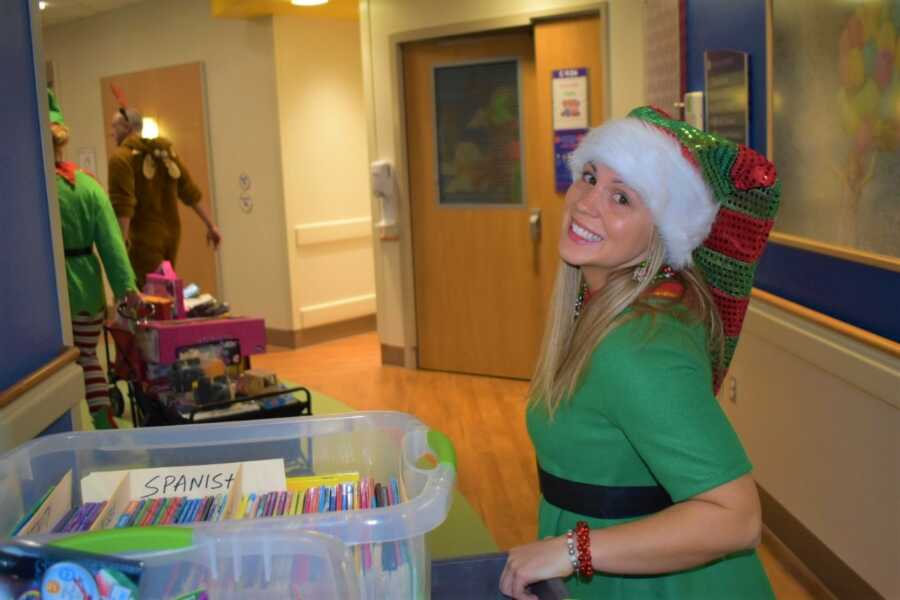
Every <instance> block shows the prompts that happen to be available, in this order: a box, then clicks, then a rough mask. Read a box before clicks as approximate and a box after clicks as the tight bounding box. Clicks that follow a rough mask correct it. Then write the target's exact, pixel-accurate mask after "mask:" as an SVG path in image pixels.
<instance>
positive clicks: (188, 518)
mask: <svg viewBox="0 0 900 600" xmlns="http://www.w3.org/2000/svg"><path fill="white" fill-rule="evenodd" d="M188 504H189V505H188V507H187V510H185V511H184V514H183V515H181V523H182V524H184V523H191V522H192V521H193V520H194V513H196V512H197V509H198V508H199V507H200V499H199V498H192V499H191V501H190V502H189V503H188Z"/></svg>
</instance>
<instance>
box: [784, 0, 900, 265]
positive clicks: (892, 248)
mask: <svg viewBox="0 0 900 600" xmlns="http://www.w3.org/2000/svg"><path fill="white" fill-rule="evenodd" d="M773 11H774V12H773V23H774V38H773V63H774V73H773V76H774V77H773V83H774V87H773V91H772V110H773V130H774V144H773V149H772V151H773V155H774V158H775V162H776V164H777V165H778V175H779V178H780V179H781V181H782V186H783V190H784V191H783V194H782V197H783V198H784V199H785V201H783V202H782V206H781V210H780V214H779V216H778V221H777V223H776V225H775V227H776V231H777V232H779V233H783V234H789V235H794V236H798V237H802V238H806V239H809V240H812V241H815V242H819V243H822V244H827V245H833V246H839V247H841V248H845V249H849V250H852V251H857V252H865V253H868V254H878V255H880V256H881V257H883V258H884V259H886V261H887V262H890V263H891V264H895V263H896V264H898V265H900V260H897V259H898V257H900V194H898V192H897V190H898V189H900V36H898V32H900V4H898V3H897V2H896V1H892V0H873V1H871V2H866V3H851V2H846V1H844V0H774V3H773ZM811 14H814V15H815V18H814V19H810V18H809V15H811Z"/></svg>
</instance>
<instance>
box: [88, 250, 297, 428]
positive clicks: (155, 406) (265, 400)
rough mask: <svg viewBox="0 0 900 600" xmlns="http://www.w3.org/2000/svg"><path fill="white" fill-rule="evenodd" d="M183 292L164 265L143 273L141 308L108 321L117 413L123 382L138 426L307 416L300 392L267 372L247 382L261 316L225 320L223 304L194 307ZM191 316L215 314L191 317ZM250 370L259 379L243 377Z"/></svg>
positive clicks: (262, 339) (261, 342) (262, 346)
mask: <svg viewBox="0 0 900 600" xmlns="http://www.w3.org/2000/svg"><path fill="white" fill-rule="evenodd" d="M189 287H195V286H189ZM184 290H185V288H184V287H183V285H182V282H181V280H180V279H179V278H178V277H177V276H175V274H174V271H173V270H172V269H171V265H169V264H168V262H164V263H163V265H162V266H161V267H160V269H159V271H158V272H157V273H155V274H151V275H148V276H147V286H146V287H145V292H148V294H147V295H146V296H144V299H145V301H146V302H145V305H144V306H142V307H140V309H139V310H137V311H134V312H128V311H127V310H125V309H124V306H121V307H119V309H118V318H117V319H116V320H115V321H113V322H109V323H107V324H106V328H105V333H106V334H107V335H105V339H106V344H107V357H108V359H109V357H110V352H109V342H108V338H109V337H111V338H112V339H113V343H114V346H115V350H116V352H115V360H114V361H110V362H109V363H108V364H109V373H110V382H111V386H110V391H111V394H112V395H114V396H116V397H118V398H119V401H118V404H119V406H117V411H116V412H117V414H119V415H121V414H122V412H123V410H122V408H120V407H121V406H124V401H123V400H122V399H121V393H120V392H119V388H118V386H117V382H119V381H125V382H126V383H127V389H128V393H129V394H128V395H129V400H130V404H131V414H132V420H133V422H134V425H135V426H136V427H137V426H142V425H176V424H181V423H190V422H200V421H202V422H221V421H232V420H245V419H261V418H271V417H284V416H300V415H309V414H312V410H311V397H310V393H309V391H308V390H306V389H305V388H302V387H296V388H287V387H286V386H284V385H282V384H279V383H278V382H277V378H276V377H275V376H274V374H272V373H268V372H266V373H265V375H266V377H264V378H263V379H264V380H265V381H263V382H262V383H261V384H258V383H246V382H252V381H255V377H258V376H259V375H260V373H261V372H260V371H258V370H253V369H250V357H251V356H252V355H254V354H262V353H264V352H265V350H266V333H265V322H264V321H263V319H260V318H253V317H232V316H229V315H228V314H227V312H226V311H227V306H225V305H220V304H218V303H216V302H215V301H214V300H212V299H211V297H209V296H208V295H205V298H202V299H201V300H200V301H199V302H194V303H192V302H191V301H190V300H191V299H190V298H188V299H185V298H184V294H185V291H184ZM210 300H212V303H211V302H210ZM223 306H225V308H226V310H225V311H223V310H222V308H223ZM198 308H199V309H202V310H195V309H198ZM192 312H193V313H194V314H197V313H201V314H208V315H214V316H205V317H191V316H190V315H191V314H192ZM251 371H252V372H255V373H256V375H252V374H251V375H250V376H249V377H247V378H244V377H243V375H244V373H245V372H251ZM241 381H245V383H243V384H240V382H241ZM238 388H240V389H238ZM248 389H254V390H257V393H247V392H246V390H248ZM297 392H301V393H302V397H298V396H295V393H297Z"/></svg>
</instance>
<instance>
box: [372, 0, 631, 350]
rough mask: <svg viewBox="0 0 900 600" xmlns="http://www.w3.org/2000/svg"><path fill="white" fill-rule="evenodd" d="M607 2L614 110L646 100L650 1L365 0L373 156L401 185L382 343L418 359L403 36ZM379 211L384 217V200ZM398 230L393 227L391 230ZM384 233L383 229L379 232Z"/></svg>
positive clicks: (475, 27)
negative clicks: (401, 64) (403, 95)
mask: <svg viewBox="0 0 900 600" xmlns="http://www.w3.org/2000/svg"><path fill="white" fill-rule="evenodd" d="M598 7H603V8H604V9H606V11H607V14H608V28H607V31H608V34H607V37H608V45H609V51H608V55H609V86H608V88H609V95H608V97H609V106H608V107H607V113H608V115H609V116H621V115H624V114H625V113H627V111H628V110H629V109H630V108H632V107H634V106H636V105H639V104H641V102H642V100H643V93H644V91H643V90H644V79H643V72H644V69H643V37H642V32H643V2H639V1H635V0H610V1H609V2H595V3H589V2H584V1H583V0H582V1H578V0H456V1H454V2H433V1H428V2H420V1H418V0H363V1H361V2H360V30H361V32H362V40H363V71H364V77H365V86H366V102H367V106H366V112H367V115H368V127H369V159H370V160H373V161H374V160H388V161H391V162H392V163H393V164H394V166H395V167H396V173H397V182H398V187H399V203H398V207H399V214H398V224H399V239H398V240H380V241H376V243H375V272H376V287H377V290H378V294H377V303H378V333H379V337H380V338H381V342H382V343H383V344H388V345H391V346H398V347H403V348H405V349H406V363H407V365H412V364H414V354H413V352H412V350H413V348H414V347H415V344H416V341H415V314H414V298H413V285H412V248H411V243H410V235H409V202H408V198H407V196H406V181H407V179H406V170H405V164H404V163H405V141H404V139H405V133H404V125H403V117H402V114H403V113H402V110H401V107H400V104H399V103H400V101H401V94H399V90H400V89H401V88H400V85H401V82H400V80H399V75H398V73H399V69H398V66H399V61H398V45H397V44H398V42H401V41H409V40H413V39H426V38H431V37H441V36H446V35H456V34H465V33H475V32H479V31H486V30H491V29H498V28H502V27H513V26H524V25H528V24H530V23H531V21H532V19H533V18H536V17H540V16H549V15H552V14H565V13H567V12H569V13H570V12H574V11H578V10H583V9H587V8H592V9H597V8H598ZM372 213H373V217H374V219H375V220H376V221H377V220H378V219H380V218H381V209H380V204H379V202H375V203H374V204H373V211H372ZM391 233H392V232H391ZM378 234H379V232H378V231H377V228H376V237H378Z"/></svg>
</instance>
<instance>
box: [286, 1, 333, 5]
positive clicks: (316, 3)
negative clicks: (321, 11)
mask: <svg viewBox="0 0 900 600" xmlns="http://www.w3.org/2000/svg"><path fill="white" fill-rule="evenodd" d="M291 4H293V5H294V6H319V5H320V4H328V0H291Z"/></svg>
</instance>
